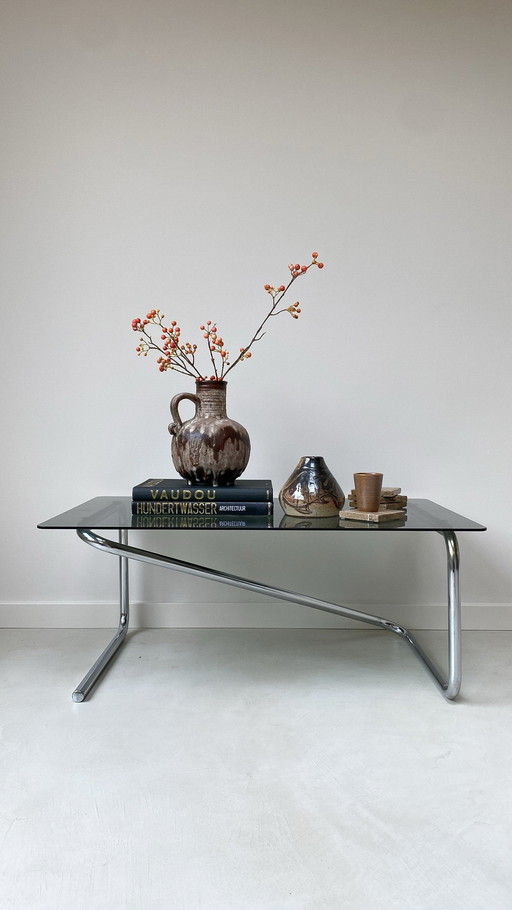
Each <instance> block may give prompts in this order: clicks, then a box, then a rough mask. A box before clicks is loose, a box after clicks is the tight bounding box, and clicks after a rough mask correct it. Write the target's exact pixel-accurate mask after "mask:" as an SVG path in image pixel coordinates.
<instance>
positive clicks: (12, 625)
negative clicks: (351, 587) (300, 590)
mask: <svg viewBox="0 0 512 910" xmlns="http://www.w3.org/2000/svg"><path fill="white" fill-rule="evenodd" d="M345 606H348V607H351V608H352V609H355V610H362V611H364V612H367V613H372V614H373V615H375V616H383V617H385V618H386V619H390V620H392V621H393V622H397V623H400V624H401V625H404V626H406V627H407V628H409V629H425V630H429V629H445V628H446V612H447V610H446V605H445V604H414V605H410V604H389V603H388V604H345ZM118 616H119V607H118V605H117V603H76V602H75V603H3V604H1V603H0V628H6V629H107V628H108V629H110V628H117V623H118ZM130 626H131V628H170V629H173V628H174V629H201V628H205V629H211V628H221V629H226V628H233V629H234V628H247V629H250V628H256V629H265V628H268V629H282V628H290V629H361V628H373V627H372V626H365V625H364V624H362V623H358V622H356V621H354V620H350V619H344V618H343V617H338V616H335V615H333V614H330V613H323V612H320V611H317V610H311V609H309V608H307V607H302V606H300V605H299V604H290V603H287V602H284V601H278V600H275V601H272V602H270V601H260V602H256V601H255V602H242V603H174V604H169V603H147V604H140V603H135V604H132V605H130ZM462 627H463V629H465V630H468V631H469V630H481V631H502V630H503V631H511V630H512V604H464V605H463V609H462Z"/></svg>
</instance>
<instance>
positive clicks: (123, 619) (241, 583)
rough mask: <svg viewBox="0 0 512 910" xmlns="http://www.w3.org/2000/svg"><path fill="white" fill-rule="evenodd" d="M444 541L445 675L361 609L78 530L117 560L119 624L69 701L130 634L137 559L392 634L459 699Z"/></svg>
mask: <svg viewBox="0 0 512 910" xmlns="http://www.w3.org/2000/svg"><path fill="white" fill-rule="evenodd" d="M438 533H439V534H441V535H442V536H443V537H444V540H445V544H446V552H447V568H448V674H447V676H445V675H444V674H443V672H442V671H441V670H440V669H439V668H438V667H437V665H436V664H435V662H434V661H433V659H432V658H431V657H430V656H429V655H428V654H427V653H426V652H425V650H424V649H423V648H422V647H421V645H420V644H419V642H418V641H417V640H416V639H415V637H414V635H413V634H412V632H410V631H409V630H408V629H405V628H404V627H403V626H401V625H399V624H397V623H395V622H392V621H391V620H389V619H384V618H383V617H381V616H373V615H372V614H371V613H363V612H361V611H359V610H353V609H351V608H350V607H343V606H341V605H339V604H333V603H329V602H328V601H325V600H318V599H317V598H315V597H309V596H308V595H306V594H298V593H297V592H294V591H287V590H285V589H283V588H276V587H273V586H271V585H265V584H262V583H260V582H257V581H250V580H249V579H247V578H241V577H239V576H238V575H231V574H229V573H227V572H219V571H218V570H217V569H209V568H206V567H204V566H199V565H195V564H194V563H190V562H185V561H184V560H181V559H175V558H174V557H171V556H163V555H161V554H159V553H153V552H151V551H149V550H141V549H138V548H137V547H132V546H129V545H128V531H126V530H123V531H120V532H119V543H116V542H115V541H113V540H109V539H108V538H105V537H100V536H99V535H98V534H96V533H95V532H94V531H92V530H89V529H85V528H78V529H77V534H78V536H79V537H80V539H81V540H83V541H84V542H85V543H87V544H89V545H90V546H92V547H95V548H96V549H98V550H103V552H105V553H112V554H113V555H114V556H118V557H119V590H120V619H119V628H118V630H117V632H116V634H115V636H114V638H113V639H112V641H111V642H110V643H109V644H108V645H107V647H106V648H105V650H104V651H103V653H102V654H101V655H100V657H99V658H98V660H97V661H96V663H95V664H94V665H93V666H92V667H91V669H90V670H89V672H88V673H87V674H86V676H85V677H84V679H83V680H82V682H81V683H80V685H79V686H77V688H76V689H75V691H74V692H73V701H77V702H80V701H84V699H85V698H86V697H87V695H88V693H89V692H90V691H91V689H92V687H93V686H94V685H95V683H96V682H97V681H98V679H99V677H100V675H101V674H102V672H103V671H104V669H105V668H106V666H107V664H108V663H109V661H110V660H111V658H112V657H113V656H114V654H115V653H116V651H117V650H118V648H119V647H120V646H121V644H122V643H123V641H124V639H125V636H126V633H127V631H128V611H129V598H128V560H129V559H135V560H137V561H138V562H145V563H148V564H149V565H155V566H163V567H165V568H169V569H174V570H175V571H177V572H185V573H186V574H188V575H195V576H198V577H200V578H207V579H208V580H210V581H218V582H221V583H222V584H226V585H233V586H235V587H237V588H244V589H245V590H247V591H252V592H256V593H257V594H263V595H264V596H265V597H277V598H279V600H287V601H291V602H292V603H297V604H301V605H302V606H305V607H311V608H312V609H314V610H323V611H324V612H325V613H334V614H335V615H337V616H344V617H347V618H349V619H354V620H357V621H358V622H362V623H366V624H368V625H371V626H376V627H378V628H381V629H385V630H387V631H388V632H394V633H395V634H396V635H399V636H400V638H403V639H404V640H405V641H406V642H407V644H408V645H409V646H410V647H411V648H412V649H413V651H414V653H415V654H416V656H417V657H418V658H419V659H420V660H421V662H422V663H423V664H424V666H425V667H426V668H427V670H428V671H429V672H430V673H431V674H432V676H433V678H434V680H435V682H436V683H437V685H438V686H439V688H440V690H441V692H442V693H443V695H444V696H445V698H447V699H449V700H452V699H454V698H456V697H457V695H458V693H459V691H460V685H461V604H460V592H459V548H458V543H457V538H456V535H455V532H454V531H439V532H438Z"/></svg>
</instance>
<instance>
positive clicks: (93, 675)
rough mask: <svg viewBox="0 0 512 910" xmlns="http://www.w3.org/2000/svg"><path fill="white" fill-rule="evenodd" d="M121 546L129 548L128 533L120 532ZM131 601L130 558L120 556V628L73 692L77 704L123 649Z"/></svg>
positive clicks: (84, 697) (83, 698)
mask: <svg viewBox="0 0 512 910" xmlns="http://www.w3.org/2000/svg"><path fill="white" fill-rule="evenodd" d="M119 544H120V545H121V546H124V547H127V546H128V531H124V530H123V531H119ZM129 605H130V599H129V591H128V557H127V556H125V555H123V554H120V555H119V626H118V629H117V632H116V634H115V635H114V637H113V639H112V641H110V642H109V644H108V645H107V647H106V648H105V650H104V651H102V653H101V654H100V656H99V657H98V660H97V661H96V662H95V663H94V664H93V665H92V667H91V669H90V670H89V672H88V673H86V674H85V676H84V678H83V679H82V682H81V683H79V685H78V686H77V687H76V689H75V691H74V692H73V695H72V699H73V701H76V702H81V701H85V699H86V698H87V696H88V694H89V692H90V691H91V689H92V687H93V686H94V685H95V684H96V683H97V681H98V679H99V678H100V676H101V674H102V673H103V671H104V670H105V668H106V666H107V664H108V663H109V661H110V660H111V659H112V658H113V656H114V654H115V653H116V651H117V650H118V649H119V648H120V647H121V645H122V643H123V641H124V640H125V638H126V633H127V631H128V624H129V621H130V606H129Z"/></svg>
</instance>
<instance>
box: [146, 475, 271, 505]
mask: <svg viewBox="0 0 512 910" xmlns="http://www.w3.org/2000/svg"><path fill="white" fill-rule="evenodd" d="M132 499H133V500H135V501H141V500H149V501H150V502H272V501H273V491H272V481H271V480H235V483H234V484H233V486H231V487H206V486H192V485H191V484H189V483H188V482H187V481H186V480H184V479H183V478H182V477H173V478H170V479H167V480H158V479H155V478H150V479H149V480H145V481H144V482H143V483H139V484H137V486H135V487H134V488H133V490H132Z"/></svg>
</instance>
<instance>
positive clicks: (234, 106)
mask: <svg viewBox="0 0 512 910" xmlns="http://www.w3.org/2000/svg"><path fill="white" fill-rule="evenodd" d="M1 15H2V22H1V28H0V34H1V41H2V45H3V47H2V53H1V66H2V78H1V89H2V95H3V98H2V110H3V129H2V134H3V140H2V142H3V161H2V172H1V176H2V186H3V205H2V209H3V219H2V222H3V224H2V229H3V240H2V248H3V252H4V262H3V270H2V286H3V293H2V307H3V345H2V347H3V350H2V387H3V392H4V395H3V398H4V404H3V414H4V417H3V428H4V432H3V446H2V462H3V463H2V472H1V476H2V481H3V483H2V502H3V509H4V516H5V520H4V523H3V526H2V534H3V545H2V553H1V558H2V585H1V596H0V600H1V601H2V604H3V606H2V610H1V613H0V621H1V622H3V623H4V624H6V625H23V624H31V623H32V624H34V625H41V624H44V625H45V624H50V625H51V624H56V625H67V624H70V625H73V624H88V623H90V624H92V625H103V624H109V623H112V622H113V621H114V619H115V612H116V610H115V606H113V604H114V602H115V598H116V566H115V564H114V562H113V560H110V559H109V557H107V556H103V555H102V554H99V553H96V552H94V551H92V550H90V549H89V548H87V547H85V546H84V545H83V544H82V543H80V542H79V541H78V540H77V538H76V537H75V535H74V534H73V533H72V532H64V531H54V532H49V531H46V532H43V531H37V530H36V527H35V526H36V524H37V522H38V521H41V520H44V519H46V518H49V517H51V516H52V515H54V514H57V513H58V512H60V511H63V510H64V509H67V508H69V507H71V506H73V505H74V504H76V503H78V502H80V501H83V500H86V499H88V498H90V497H92V496H96V495H102V494H109V493H115V494H129V493H130V491H131V487H132V485H133V484H134V483H135V482H138V481H140V480H143V479H144V478H146V477H148V476H166V475H167V476H168V475H169V474H171V473H173V472H172V471H171V465H170V459H169V436H168V433H167V424H168V420H169V414H168V407H169V399H170V398H171V397H172V395H174V394H175V393H176V392H178V391H182V390H185V389H186V388H190V387H191V385H192V383H190V384H187V381H186V380H184V379H183V378H182V377H173V376H172V375H171V374H166V375H161V374H160V373H158V371H157V369H156V366H155V364H154V363H153V362H150V360H149V358H148V359H146V360H142V359H137V357H136V356H135V353H134V350H133V349H134V344H135V342H136V336H135V335H134V334H133V333H132V331H131V328H130V322H131V319H132V317H133V316H136V315H142V314H143V313H144V312H145V311H146V310H147V309H148V308H151V307H153V306H158V307H160V308H161V309H162V310H163V311H164V313H165V314H166V315H168V316H173V317H174V318H176V319H178V320H179V321H180V324H181V325H182V327H183V330H184V332H186V333H187V335H188V336H189V337H191V339H192V340H193V339H194V337H196V338H197V335H198V333H197V332H196V326H197V325H199V323H200V322H202V321H203V320H204V319H206V318H214V319H216V320H218V321H219V325H220V326H221V328H222V334H223V336H224V338H225V339H226V340H227V341H228V343H229V344H230V345H232V346H233V347H238V346H240V345H241V344H243V343H246V342H247V339H248V338H249V337H250V335H251V334H252V331H253V330H254V328H255V327H256V325H257V323H258V321H259V319H260V317H261V316H262V315H263V314H264V312H265V311H266V309H265V308H266V306H267V300H268V298H267V297H266V295H265V292H264V291H263V289H262V286H263V284H264V283H266V282H270V283H279V282H281V281H283V280H285V278H286V275H287V268H286V267H287V264H288V262H289V261H290V260H291V259H298V260H301V261H302V260H304V261H307V260H308V257H309V254H310V252H311V250H313V249H317V250H319V251H320V254H321V258H322V259H323V260H324V261H325V263H326V267H325V269H324V270H323V271H322V272H316V271H315V272H311V273H310V274H308V276H307V277H306V278H305V279H304V283H303V284H302V285H301V286H300V299H301V301H302V303H303V315H302V317H301V319H300V320H299V321H292V320H291V319H288V317H286V318H285V317H282V318H281V321H278V320H276V321H275V323H274V324H273V325H272V326H271V329H270V331H269V333H268V335H267V337H266V338H265V339H264V341H263V342H262V343H261V345H260V346H259V347H258V348H257V350H256V351H255V354H254V356H253V358H252V360H251V361H250V362H248V363H246V364H241V365H240V366H239V367H238V368H237V369H236V371H234V372H233V373H232V378H231V382H230V384H229V412H230V414H231V416H233V417H234V418H236V419H238V420H240V421H241V422H242V423H243V424H244V425H245V426H246V427H247V428H248V430H249V432H250V435H251V439H252V445H253V452H252V457H251V462H250V465H249V468H248V470H247V472H246V476H249V477H250V476H252V477H258V476H260V477H261V476H264V477H266V476H270V477H271V478H272V479H273V482H274V485H275V488H276V490H278V489H279V488H280V486H281V485H282V483H283V482H284V480H285V479H286V477H287V476H288V474H289V473H290V471H291V470H292V468H293V467H294V466H295V464H296V463H297V461H298V459H299V457H300V456H302V455H305V454H321V455H323V456H324V457H325V459H326V461H327V464H328V465H329V467H330V468H331V470H332V471H333V473H334V474H335V475H336V477H337V479H338V480H339V482H340V483H341V485H342V486H343V487H344V489H347V488H348V487H350V485H351V475H352V473H353V471H354V470H361V469H372V470H378V469H380V470H382V471H384V474H385V480H386V481H387V482H388V483H392V484H399V485H401V486H402V488H403V489H404V491H405V492H407V493H408V494H409V495H410V496H421V497H426V498H430V499H434V500H437V501H439V502H442V503H444V504H445V505H446V506H448V507H450V508H451V509H454V510H456V511H459V512H462V513H463V514H467V515H468V516H470V517H472V518H474V519H476V520H478V521H480V522H482V523H484V524H488V526H489V531H488V532H487V533H486V534H483V535H473V536H471V535H466V536H464V535H461V549H462V560H463V561H462V566H463V599H464V603H465V604H466V614H465V616H466V619H465V624H466V626H468V627H477V628H478V627H482V628H505V627H507V628H512V606H511V601H512V593H511V581H512V567H511V558H510V556H511V543H512V541H511V537H512V534H511V529H512V526H511V524H510V519H509V510H510V492H511V483H510V477H511V467H510V461H511V458H510V453H511V449H512V433H511V419H510V416H511V415H510V379H511V371H512V367H511V357H510V345H511V307H510V228H511V223H510V222H511V211H512V204H511V203H512V200H511V176H510V158H511V138H512V136H511V126H510V124H511V117H510V114H511V110H510V107H511V104H510V99H511V92H510V88H511V84H512V5H511V4H510V3H509V2H506V0H454V2H446V0H387V2H385V3H384V2H381V0H317V2H316V3H315V4H311V3H310V2H305V0H258V2H257V3H256V2H247V0H189V2H187V3H178V2H175V0H145V2H144V3H142V2H140V0H138V2H137V0H83V2H78V0H7V2H5V3H4V4H3V6H2V14H1ZM194 333H196V334H195V336H194ZM222 538H223V535H211V534H210V535H208V534H207V533H205V534H200V535H194V537H193V539H192V538H191V537H189V536H187V537H186V538H185V536H183V538H182V539H181V540H179V541H178V542H177V548H178V551H179V553H181V554H182V555H185V556H187V555H188V556H189V557H190V555H191V551H193V553H194V555H195V556H197V558H198V559H200V560H203V561H204V562H205V563H207V564H212V565H217V564H220V563H221V562H223V564H226V565H227V566H228V567H229V568H230V569H231V570H232V571H235V572H240V573H241V574H247V575H254V574H256V569H255V568H254V566H255V564H257V566H258V571H259V570H260V568H261V565H262V564H265V563H267V564H268V577H269V580H270V581H272V582H274V583H276V584H283V585H285V586H286V585H289V586H291V587H293V588H298V589H301V587H302V588H304V590H306V591H310V592H311V593H316V594H317V595H318V596H320V597H325V598H328V599H329V598H331V599H334V600H339V601H340V602H345V603H353V604H367V605H372V606H373V607H375V606H376V605H383V604H386V603H391V602H394V603H396V604H397V607H396V608H395V610H394V614H393V617H394V618H398V617H400V618H401V619H402V620H403V621H409V622H410V623H411V624H412V625H415V626H416V627H418V626H419V627H422V626H423V627H426V628H428V627H429V626H431V625H434V626H437V625H439V623H440V622H442V620H443V616H444V608H443V609H441V608H440V607H439V605H440V604H443V602H444V584H443V581H444V579H443V571H444V551H443V543H442V540H441V539H440V538H437V537H436V538H435V539H433V538H432V536H428V535H418V536H416V535H407V536H406V537H403V538H402V537H400V538H399V539H398V538H395V536H394V535H389V536H385V537H383V535H379V536H378V539H377V537H375V539H373V538H372V539H371V540H368V539H364V540H363V538H361V537H360V536H359V535H350V537H349V536H348V535H343V537H340V535H330V536H329V537H328V536H327V535H286V539H284V540H283V539H280V540H279V548H276V546H275V539H274V535H260V536H259V537H258V538H255V537H254V535H250V537H249V538H248V537H244V536H243V535H233V536H232V537H230V538H229V552H226V550H225V546H224V543H225V541H224V540H223V539H222ZM281 538H284V535H281ZM165 539H166V546H170V545H171V541H170V538H169V535H165ZM162 540H163V538H162V537H161V536H160V537H158V538H155V537H152V535H146V536H145V537H144V538H143V543H142V545H146V546H150V545H152V544H155V546H158V545H159V544H162ZM172 543H173V544H174V539H172ZM398 544H400V545H398ZM318 567H322V571H321V573H320V575H319V576H318V577H315V575H314V573H313V570H315V572H316V570H317V568H318ZM440 570H441V571H440ZM132 595H133V598H134V600H135V601H137V602H140V603H141V604H142V605H145V606H142V607H141V608H140V609H139V610H138V612H137V613H136V621H139V622H142V623H152V622H154V623H157V624H166V623H170V624H173V623H177V624H184V625H194V624H203V623H204V624H206V625H215V624H220V625H222V624H228V625H236V624H237V623H239V622H241V623H249V624H258V623H260V622H261V623H270V624H277V625H283V624H287V623H291V624H292V623H299V624H308V623H311V624H313V623H315V624H322V625H326V624H328V623H329V622H330V620H329V617H327V616H324V615H323V614H319V615H318V616H316V615H315V616H313V615H310V614H309V613H308V612H307V611H305V610H303V611H301V609H300V608H298V607H293V606H290V605H280V604H278V603H275V602H271V601H267V602H266V603H265V604H262V605H261V607H259V608H258V609H257V610H254V609H253V608H251V607H248V606H245V607H244V606H242V607H240V608H239V607H237V606H236V604H237V602H238V601H239V599H240V592H236V591H235V590H234V589H228V588H226V589H224V588H220V587H219V586H215V585H213V584H207V583H203V582H200V581H198V580H193V579H187V578H186V577H183V576H181V577H180V576H173V575H171V574H169V573H165V572H164V571H161V570H156V571H153V570H150V569H148V568H145V567H143V566H135V567H134V570H133V572H132ZM241 596H242V599H247V601H249V600H251V598H250V597H249V596H247V597H246V598H245V596H244V595H241ZM252 600H254V598H252ZM166 602H172V603H175V604H177V605H178V606H175V607H174V608H169V607H167V606H166V607H160V606H159V605H160V604H163V603H166ZM38 604H43V607H42V608H39V607H37V605H38ZM80 604H86V605H88V606H87V609H82V608H81V607H80V606H79V605H80ZM105 604H108V605H110V606H109V607H108V608H107V609H105V607H104V605H105ZM187 604H190V607H189V608H188V609H187V607H186V605H187ZM388 612H390V611H389V610H388ZM332 623H333V624H339V620H337V619H335V618H333V619H332Z"/></svg>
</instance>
